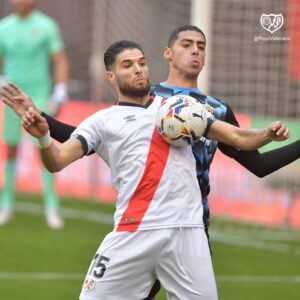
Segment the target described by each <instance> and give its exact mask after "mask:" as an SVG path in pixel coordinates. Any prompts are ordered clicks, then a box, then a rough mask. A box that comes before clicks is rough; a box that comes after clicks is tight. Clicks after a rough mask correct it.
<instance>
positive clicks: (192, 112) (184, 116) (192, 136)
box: [156, 95, 207, 147]
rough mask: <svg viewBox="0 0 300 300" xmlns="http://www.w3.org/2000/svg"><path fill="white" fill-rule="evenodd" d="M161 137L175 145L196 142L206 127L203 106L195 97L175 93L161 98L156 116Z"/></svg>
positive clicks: (205, 114) (180, 145)
mask: <svg viewBox="0 0 300 300" xmlns="http://www.w3.org/2000/svg"><path fill="white" fill-rule="evenodd" d="M156 127H157V129H158V131H159V133H160V134H161V136H162V138H163V139H164V140H165V141H166V142H168V143H170V144H172V145H174V146H177V147H183V146H186V145H190V144H193V143H195V142H197V141H198V140H199V139H200V138H201V137H202V136H203V134H204V132H205V130H206V127H207V112H206V109H205V107H204V106H203V105H202V104H201V103H199V102H198V101H197V100H196V99H195V98H193V97H190V96H186V95H176V96H172V97H170V98H167V99H165V100H163V102H162V104H161V106H160V107H159V109H158V112H157V116H156Z"/></svg>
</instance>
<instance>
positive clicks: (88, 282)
mask: <svg viewBox="0 0 300 300" xmlns="http://www.w3.org/2000/svg"><path fill="white" fill-rule="evenodd" d="M95 286H96V281H95V280H94V279H92V278H88V277H87V278H86V279H85V281H84V284H83V289H84V290H85V291H86V292H89V291H92V290H93V289H94V288H95Z"/></svg>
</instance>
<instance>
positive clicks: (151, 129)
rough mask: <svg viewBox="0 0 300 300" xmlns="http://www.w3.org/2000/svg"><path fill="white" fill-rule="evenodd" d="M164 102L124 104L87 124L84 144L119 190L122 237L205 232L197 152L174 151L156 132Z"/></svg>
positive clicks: (77, 133) (157, 99)
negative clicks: (126, 233) (174, 231)
mask: <svg viewBox="0 0 300 300" xmlns="http://www.w3.org/2000/svg"><path fill="white" fill-rule="evenodd" d="M161 100H162V97H159V96H156V97H155V98H154V99H150V100H149V102H148V103H147V104H146V105H144V106H141V105H134V104H130V103H120V104H119V105H114V106H112V107H110V108H107V109H103V110H101V111H98V112H97V113H95V114H93V115H92V116H90V117H89V118H87V119H86V120H84V121H83V122H82V123H81V124H80V125H79V126H78V128H77V129H76V130H75V131H74V132H73V134H72V137H73V138H74V137H76V138H78V137H79V136H80V139H81V140H82V138H83V139H84V140H85V142H86V143H87V147H88V152H90V151H92V150H95V151H96V152H97V153H98V154H99V155H100V156H101V157H102V158H103V159H104V161H105V162H106V163H107V164H108V166H109V167H110V168H111V175H112V180H113V184H114V186H115V187H116V188H117V190H118V192H119V193H118V197H117V202H116V212H115V214H114V225H115V228H114V229H115V230H117V231H136V230H149V229H159V228H172V227H202V226H203V222H202V213H203V210H202V201H201V193H200V189H199V185H198V182H197V178H196V162H195V158H194V156H193V153H192V149H191V147H189V146H187V147H182V148H178V147H174V146H171V145H169V144H168V143H166V142H165V141H163V139H162V138H161V137H160V135H159V133H158V132H157V130H156V128H155V117H156V113H157V109H158V107H159V105H160V103H161Z"/></svg>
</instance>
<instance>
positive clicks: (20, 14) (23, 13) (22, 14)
mask: <svg viewBox="0 0 300 300" xmlns="http://www.w3.org/2000/svg"><path fill="white" fill-rule="evenodd" d="M31 13H32V10H31V9H30V10H24V11H18V12H17V15H18V17H19V18H20V19H26V18H27V17H29V16H30V15H31Z"/></svg>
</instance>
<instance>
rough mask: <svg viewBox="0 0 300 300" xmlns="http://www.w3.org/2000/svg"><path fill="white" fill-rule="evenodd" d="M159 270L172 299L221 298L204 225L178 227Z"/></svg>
mask: <svg viewBox="0 0 300 300" xmlns="http://www.w3.org/2000/svg"><path fill="white" fill-rule="evenodd" d="M156 270H157V276H158V278H159V280H160V281H161V283H162V285H163V286H164V287H165V289H166V292H167V295H168V299H172V300H196V299H197V300H200V299H201V300H216V299H218V296H217V288H216V282H215V276H214V271H213V266H212V261H211V256H210V252H209V247H208V243H207V237H206V235H205V232H204V230H203V229H201V228H182V229H180V228H178V229H175V230H174V233H173V238H172V241H171V242H170V243H169V245H168V247H166V248H165V250H164V252H163V253H162V254H161V257H160V260H159V264H158V265H157V268H156Z"/></svg>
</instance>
